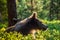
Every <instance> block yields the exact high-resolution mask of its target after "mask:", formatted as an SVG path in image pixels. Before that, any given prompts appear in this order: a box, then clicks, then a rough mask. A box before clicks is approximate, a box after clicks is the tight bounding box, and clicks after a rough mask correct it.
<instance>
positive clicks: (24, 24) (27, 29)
mask: <svg viewBox="0 0 60 40" xmlns="http://www.w3.org/2000/svg"><path fill="white" fill-rule="evenodd" d="M46 29H47V26H46V25H44V24H43V23H42V22H41V21H39V20H38V19H37V13H33V14H32V15H31V16H30V17H28V18H26V19H24V20H22V21H20V22H17V23H16V24H15V25H14V26H12V27H10V28H7V30H6V31H7V32H10V31H11V32H12V31H17V32H20V33H21V34H23V35H27V34H29V33H32V34H33V31H36V30H46Z"/></svg>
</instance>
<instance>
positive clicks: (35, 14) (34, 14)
mask: <svg viewBox="0 0 60 40" xmlns="http://www.w3.org/2000/svg"><path fill="white" fill-rule="evenodd" d="M29 18H37V13H36V12H33V14H32V15H31V16H30V17H29Z"/></svg>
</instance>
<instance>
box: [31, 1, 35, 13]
mask: <svg viewBox="0 0 60 40" xmlns="http://www.w3.org/2000/svg"><path fill="white" fill-rule="evenodd" d="M34 5H35V4H34V0H31V13H33V11H34Z"/></svg>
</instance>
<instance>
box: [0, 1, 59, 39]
mask: <svg viewBox="0 0 60 40" xmlns="http://www.w3.org/2000/svg"><path fill="white" fill-rule="evenodd" d="M32 1H33V3H31V2H32ZM7 4H8V3H7V0H0V40H32V39H33V38H32V37H31V35H30V34H29V35H28V36H25V37H23V36H22V35H21V34H19V33H16V32H15V33H4V32H3V31H4V30H5V29H6V27H7V26H8V8H7ZM32 4H33V5H32ZM32 6H33V10H31V9H32ZM16 8H17V10H16V11H17V19H21V20H23V19H25V18H27V17H29V16H30V15H31V14H32V11H36V12H37V15H38V19H39V20H41V21H42V22H43V23H45V24H47V25H48V28H49V29H48V30H47V31H44V32H43V31H39V32H37V34H36V40H60V0H16Z"/></svg>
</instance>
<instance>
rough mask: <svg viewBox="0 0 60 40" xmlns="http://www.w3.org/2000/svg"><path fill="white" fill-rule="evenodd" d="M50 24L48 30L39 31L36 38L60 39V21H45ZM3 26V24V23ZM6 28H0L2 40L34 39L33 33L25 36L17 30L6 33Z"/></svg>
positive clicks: (46, 39)
mask: <svg viewBox="0 0 60 40" xmlns="http://www.w3.org/2000/svg"><path fill="white" fill-rule="evenodd" d="M44 23H46V24H47V25H48V30H46V31H41V30H40V31H38V32H37V33H36V35H35V36H36V40H60V21H44ZM1 26H3V25H1ZM4 30H5V28H4V27H3V28H1V29H0V40H33V37H32V35H31V34H28V36H23V35H21V34H20V33H17V32H14V33H13V32H10V33H7V32H5V33H4Z"/></svg>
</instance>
